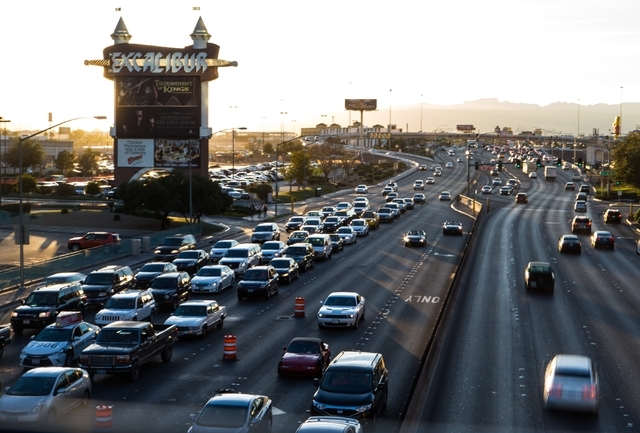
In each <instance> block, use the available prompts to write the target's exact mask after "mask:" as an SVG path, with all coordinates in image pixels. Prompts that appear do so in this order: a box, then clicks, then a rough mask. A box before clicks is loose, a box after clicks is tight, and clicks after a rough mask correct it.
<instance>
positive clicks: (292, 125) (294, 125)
mask: <svg viewBox="0 0 640 433" xmlns="http://www.w3.org/2000/svg"><path fill="white" fill-rule="evenodd" d="M291 129H293V135H294V136H295V135H296V121H295V120H292V121H291Z"/></svg>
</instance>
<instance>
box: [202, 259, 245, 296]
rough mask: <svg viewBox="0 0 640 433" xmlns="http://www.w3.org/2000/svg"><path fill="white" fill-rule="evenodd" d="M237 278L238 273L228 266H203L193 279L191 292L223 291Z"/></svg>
mask: <svg viewBox="0 0 640 433" xmlns="http://www.w3.org/2000/svg"><path fill="white" fill-rule="evenodd" d="M235 280H236V273H235V272H233V270H232V269H231V268H230V267H228V266H225V265H208V266H203V267H202V268H200V270H199V271H198V273H197V274H195V275H194V277H193V278H192V279H191V293H221V292H222V291H223V290H224V289H226V288H227V287H233V283H234V282H235Z"/></svg>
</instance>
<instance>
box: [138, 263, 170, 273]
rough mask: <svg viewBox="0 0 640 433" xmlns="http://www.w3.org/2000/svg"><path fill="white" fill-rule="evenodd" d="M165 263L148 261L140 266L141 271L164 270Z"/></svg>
mask: <svg viewBox="0 0 640 433" xmlns="http://www.w3.org/2000/svg"><path fill="white" fill-rule="evenodd" d="M164 266H165V265H164V263H147V264H146V265H144V266H143V267H141V268H140V272H162V271H164Z"/></svg>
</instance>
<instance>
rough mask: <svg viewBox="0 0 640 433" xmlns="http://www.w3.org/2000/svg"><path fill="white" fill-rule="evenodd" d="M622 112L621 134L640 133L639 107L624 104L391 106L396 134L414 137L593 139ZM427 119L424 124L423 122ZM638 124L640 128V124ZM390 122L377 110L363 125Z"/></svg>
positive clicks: (355, 117)
mask: <svg viewBox="0 0 640 433" xmlns="http://www.w3.org/2000/svg"><path fill="white" fill-rule="evenodd" d="M621 108H622V122H621V131H622V134H623V135H625V134H627V133H628V132H629V131H633V130H636V129H640V103H633V102H629V103H623V104H622V107H621V106H620V105H608V104H596V105H578V104H577V103H568V102H555V103H553V104H549V105H546V106H540V105H536V104H523V103H513V102H507V101H502V102H501V101H498V100H497V99H479V100H475V101H465V102H464V103H463V104H457V105H431V104H414V105H411V106H398V107H393V106H392V107H391V124H396V127H397V129H402V130H403V131H409V132H415V131H420V130H421V124H422V127H423V128H424V131H425V132H432V131H434V130H438V131H440V130H444V131H449V132H456V126H457V125H473V126H474V127H475V132H476V133H480V134H481V133H484V132H490V131H493V130H494V129H495V127H496V126H499V127H500V129H502V128H503V127H510V128H511V130H512V131H513V133H514V134H517V133H519V132H521V131H533V130H534V129H536V128H540V129H542V130H543V134H544V135H575V134H576V131H578V125H579V128H580V129H579V132H580V136H589V135H593V133H594V128H595V129H598V134H599V135H603V136H606V135H610V134H611V130H612V124H613V121H614V118H615V117H616V116H619V115H620V110H621ZM421 117H422V119H421ZM351 119H352V122H353V121H356V120H357V121H359V120H360V113H358V112H352V115H351ZM636 122H638V124H637V123H636ZM388 123H389V108H387V109H385V108H384V107H378V110H376V111H370V112H365V113H364V124H365V125H367V126H373V125H375V124H379V125H383V126H384V127H385V128H386V127H387V124H388Z"/></svg>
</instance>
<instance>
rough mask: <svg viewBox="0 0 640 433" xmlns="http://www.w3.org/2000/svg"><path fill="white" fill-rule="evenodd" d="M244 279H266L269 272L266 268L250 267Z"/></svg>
mask: <svg viewBox="0 0 640 433" xmlns="http://www.w3.org/2000/svg"><path fill="white" fill-rule="evenodd" d="M242 279H243V280H249V281H265V280H267V279H269V273H268V272H267V270H266V269H249V270H248V271H247V272H245V273H244V277H242Z"/></svg>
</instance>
